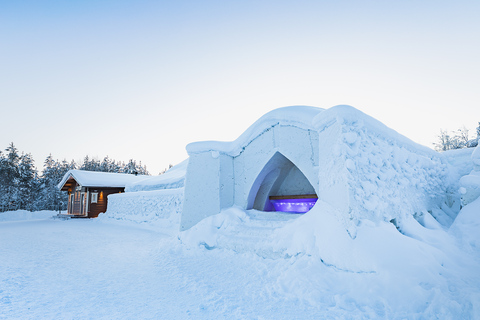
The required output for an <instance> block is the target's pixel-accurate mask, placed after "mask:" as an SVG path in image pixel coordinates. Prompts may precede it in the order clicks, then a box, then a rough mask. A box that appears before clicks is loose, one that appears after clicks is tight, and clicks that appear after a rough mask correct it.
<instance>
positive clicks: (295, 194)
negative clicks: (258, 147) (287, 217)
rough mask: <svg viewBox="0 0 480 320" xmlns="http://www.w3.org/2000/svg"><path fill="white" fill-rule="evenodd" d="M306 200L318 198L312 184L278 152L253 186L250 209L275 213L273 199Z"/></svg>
mask: <svg viewBox="0 0 480 320" xmlns="http://www.w3.org/2000/svg"><path fill="white" fill-rule="evenodd" d="M305 198H310V199H312V198H315V199H316V198H317V195H316V193H315V189H314V188H313V186H312V184H311V183H310V182H309V181H308V179H307V177H305V175H304V174H303V173H302V172H301V171H300V169H299V168H298V167H297V166H296V165H295V164H294V163H293V162H291V161H290V160H289V159H287V158H286V157H285V156H284V155H282V154H281V153H280V152H276V153H275V154H274V155H273V156H272V158H271V159H270V160H269V161H268V162H267V164H266V165H265V167H264V168H263V169H262V171H261V172H260V174H259V175H258V177H257V179H256V181H255V183H254V184H253V187H252V190H251V194H250V197H249V199H250V201H252V200H253V203H250V209H252V208H253V209H256V210H261V211H275V208H274V206H273V204H272V202H271V201H270V200H271V199H305ZM296 201H297V202H298V200H296Z"/></svg>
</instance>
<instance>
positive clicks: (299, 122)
mask: <svg viewBox="0 0 480 320" xmlns="http://www.w3.org/2000/svg"><path fill="white" fill-rule="evenodd" d="M323 110H324V109H322V108H316V107H309V106H291V107H283V108H278V109H275V110H272V111H270V112H268V113H266V114H265V115H263V116H262V117H261V118H260V119H258V120H257V121H255V123H254V124H252V125H251V126H250V127H249V128H248V129H247V130H246V131H245V132H244V133H243V134H242V135H241V136H240V137H238V138H237V139H236V140H235V141H228V142H226V141H199V142H192V143H190V144H188V145H187V152H188V153H189V154H192V153H200V152H205V151H219V152H222V153H225V154H228V155H230V156H236V155H238V154H240V152H241V151H242V150H243V148H244V147H245V146H247V145H248V144H249V143H250V142H251V141H253V140H254V139H255V138H256V137H258V136H259V135H261V134H262V133H263V132H265V130H267V129H269V128H271V127H274V126H276V125H291V126H296V127H299V128H303V129H313V126H312V120H313V119H314V118H315V117H316V116H317V115H318V114H319V113H321V112H322V111H323Z"/></svg>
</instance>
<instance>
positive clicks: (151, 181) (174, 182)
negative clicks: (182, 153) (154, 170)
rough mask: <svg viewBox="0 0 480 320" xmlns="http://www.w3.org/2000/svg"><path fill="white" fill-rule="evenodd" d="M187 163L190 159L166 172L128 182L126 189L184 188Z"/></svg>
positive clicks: (132, 190) (128, 190)
mask: <svg viewBox="0 0 480 320" xmlns="http://www.w3.org/2000/svg"><path fill="white" fill-rule="evenodd" d="M187 165H188V159H187V160H185V161H183V162H181V163H179V164H177V165H176V166H173V167H172V168H170V169H169V170H168V171H167V172H165V173H164V174H161V175H158V176H154V177H148V178H146V179H144V180H141V181H138V182H134V183H131V184H128V185H127V186H126V188H125V191H126V192H135V191H152V190H162V189H175V188H183V186H184V183H185V174H186V171H187Z"/></svg>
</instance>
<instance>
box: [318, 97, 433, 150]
mask: <svg viewBox="0 0 480 320" xmlns="http://www.w3.org/2000/svg"><path fill="white" fill-rule="evenodd" d="M334 122H338V123H340V124H343V125H356V126H358V127H367V128H368V130H369V131H372V132H376V134H377V135H379V136H381V137H383V139H386V140H387V139H391V140H395V141H396V143H398V144H400V145H402V146H404V147H406V148H409V149H412V150H415V151H416V152H423V153H424V154H428V155H432V156H441V157H442V155H441V154H440V153H438V152H437V151H435V150H433V149H431V148H428V147H426V146H423V145H421V144H418V143H416V142H414V141H413V140H410V139H409V138H407V137H405V136H404V135H402V134H400V133H398V132H397V131H395V130H394V129H392V128H389V127H387V126H386V125H385V124H383V123H382V122H381V121H379V120H377V119H375V118H373V117H372V116H369V115H368V114H366V113H364V112H362V111H360V110H358V109H356V108H354V107H352V106H349V105H337V106H333V107H331V108H328V109H326V110H325V111H324V112H322V113H320V114H318V115H317V116H316V117H315V118H314V119H313V121H312V124H313V126H314V127H315V130H317V131H318V132H321V131H323V130H324V129H325V128H327V127H329V126H330V125H331V124H333V123H334Z"/></svg>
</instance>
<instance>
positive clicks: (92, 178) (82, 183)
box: [58, 170, 146, 218]
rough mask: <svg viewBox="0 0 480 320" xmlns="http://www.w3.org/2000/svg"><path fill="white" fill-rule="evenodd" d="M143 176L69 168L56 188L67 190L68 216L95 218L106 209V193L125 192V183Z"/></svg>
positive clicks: (135, 180)
mask: <svg viewBox="0 0 480 320" xmlns="http://www.w3.org/2000/svg"><path fill="white" fill-rule="evenodd" d="M145 178H146V177H145V176H135V175H133V174H123V173H109V172H97V171H85V170H70V171H68V172H67V173H66V174H65V176H64V177H63V179H62V181H61V182H60V183H59V184H58V188H59V189H60V190H62V191H67V192H68V208H67V215H68V216H72V217H78V218H96V217H98V215H99V214H100V213H102V212H106V211H107V201H108V195H110V194H113V193H122V192H125V186H126V185H127V184H130V183H134V182H137V181H140V180H143V179H145Z"/></svg>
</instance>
